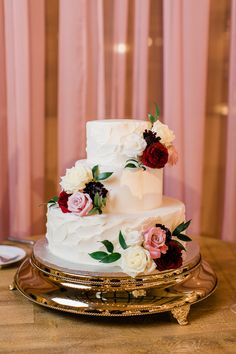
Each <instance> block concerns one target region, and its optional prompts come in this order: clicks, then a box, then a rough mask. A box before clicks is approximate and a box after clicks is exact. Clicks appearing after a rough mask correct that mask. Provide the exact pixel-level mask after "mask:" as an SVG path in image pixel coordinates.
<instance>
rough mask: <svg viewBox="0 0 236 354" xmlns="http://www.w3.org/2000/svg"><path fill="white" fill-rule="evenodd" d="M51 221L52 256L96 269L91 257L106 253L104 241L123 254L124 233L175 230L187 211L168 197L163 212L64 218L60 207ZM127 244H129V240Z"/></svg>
mask: <svg viewBox="0 0 236 354" xmlns="http://www.w3.org/2000/svg"><path fill="white" fill-rule="evenodd" d="M47 217H48V221H47V235H46V237H47V239H48V247H49V250H50V252H51V253H53V254H54V255H56V256H58V257H60V258H63V259H65V260H69V261H71V262H75V263H79V264H90V265H96V264H97V263H98V262H97V261H96V260H94V259H93V258H91V257H90V256H89V253H91V252H95V251H99V250H104V246H103V244H102V243H101V242H100V241H103V240H109V241H110V242H112V243H113V244H114V247H115V249H116V250H118V251H119V249H120V246H119V242H118V237H119V232H120V230H121V231H122V232H123V233H124V234H127V233H130V232H131V231H133V230H135V231H143V230H145V229H147V228H148V227H150V226H153V225H155V224H156V223H161V224H164V225H165V226H166V227H168V228H169V229H170V230H173V229H174V228H175V227H176V226H177V225H178V224H180V223H181V222H182V221H184V219H185V207H184V204H183V203H182V202H180V201H178V200H175V199H171V198H167V197H165V198H163V204H162V206H161V207H160V208H157V209H154V210H151V211H144V212H140V213H135V214H102V215H94V216H87V217H79V216H77V215H74V214H72V213H67V214H63V213H62V212H61V210H60V208H59V207H57V206H53V207H50V208H49V209H48V215H47ZM126 241H127V244H129V240H128V239H127V240H126ZM116 263H117V262H116ZM118 263H119V261H118Z"/></svg>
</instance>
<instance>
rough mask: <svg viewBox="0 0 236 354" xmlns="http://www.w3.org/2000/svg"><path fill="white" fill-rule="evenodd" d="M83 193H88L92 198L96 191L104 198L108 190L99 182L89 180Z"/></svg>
mask: <svg viewBox="0 0 236 354" xmlns="http://www.w3.org/2000/svg"><path fill="white" fill-rule="evenodd" d="M84 193H88V194H89V196H90V197H91V199H92V200H94V197H95V194H96V193H98V195H100V196H101V197H103V198H106V196H107V193H108V190H107V189H106V188H105V187H104V185H103V184H102V183H101V182H89V183H87V184H86V185H85V188H84Z"/></svg>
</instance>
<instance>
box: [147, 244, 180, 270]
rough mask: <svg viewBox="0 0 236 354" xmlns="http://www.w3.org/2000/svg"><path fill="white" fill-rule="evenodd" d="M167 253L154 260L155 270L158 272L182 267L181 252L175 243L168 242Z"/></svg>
mask: <svg viewBox="0 0 236 354" xmlns="http://www.w3.org/2000/svg"><path fill="white" fill-rule="evenodd" d="M167 245H168V251H167V252H166V254H162V255H161V257H160V258H157V259H155V260H154V262H155V263H156V266H157V269H158V270H160V271H163V270H166V269H176V268H179V267H181V266H182V263H183V259H182V252H181V248H180V247H179V245H178V243H177V242H175V241H170V242H168V244H167Z"/></svg>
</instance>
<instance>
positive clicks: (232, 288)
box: [0, 237, 236, 354]
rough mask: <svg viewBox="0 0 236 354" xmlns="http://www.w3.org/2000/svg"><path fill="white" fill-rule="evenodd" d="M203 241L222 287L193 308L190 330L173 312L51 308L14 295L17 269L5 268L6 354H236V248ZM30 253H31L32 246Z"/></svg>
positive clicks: (0, 275)
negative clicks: (108, 314)
mask: <svg viewBox="0 0 236 354" xmlns="http://www.w3.org/2000/svg"><path fill="white" fill-rule="evenodd" d="M198 242H199V243H200V245H201V253H202V256H203V258H204V259H205V260H207V261H208V262H209V263H210V264H211V266H212V268H213V269H214V270H215V272H216V273H217V276H218V280H219V285H218V288H217V290H216V292H215V293H214V294H212V295H211V296H210V297H208V298H207V299H205V300H203V301H202V302H199V303H197V304H194V305H192V306H191V310H190V314H189V317H188V318H189V322H190V324H189V325H187V326H180V325H178V324H177V322H176V320H174V319H173V318H172V316H171V315H170V314H169V313H161V314H157V315H152V316H146V317H145V316H141V317H133V318H96V317H86V316H79V315H72V314H68V313H62V312H57V311H53V310H49V309H46V308H44V307H40V306H39V305H35V304H33V303H31V302H30V301H28V300H27V299H25V298H24V297H23V296H22V295H21V294H20V293H19V292H18V291H9V289H8V286H9V284H11V283H12V279H13V277H14V274H15V271H16V267H13V268H4V269H1V270H0V319H1V320H0V353H4V354H7V353H24V354H28V353H44V354H50V353H55V354H64V353H65V354H69V353H80V354H84V353H85V354H87V353H92V354H97V353H103V354H104V353H109V354H110V353H112V354H114V353H115V354H116V353H119V354H133V353H134V354H150V353H157V354H162V353H163V354H164V353H165V354H166V353H187V354H190V353H201V354H207V353H214V354H218V353H234V354H235V353H236V247H235V245H233V244H229V243H225V242H222V241H219V240H216V239H210V238H203V237H202V238H199V240H198ZM5 244H10V243H5ZM14 245H16V244H14ZM17 246H18V245H17ZM20 247H21V246H20ZM24 249H26V250H27V251H28V252H29V253H30V248H29V247H24ZM234 305H235V306H234Z"/></svg>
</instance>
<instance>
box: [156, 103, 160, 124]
mask: <svg viewBox="0 0 236 354" xmlns="http://www.w3.org/2000/svg"><path fill="white" fill-rule="evenodd" d="M155 108H156V118H157V119H158V118H159V117H160V109H159V107H158V105H157V103H155ZM157 119H156V120H157Z"/></svg>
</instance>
